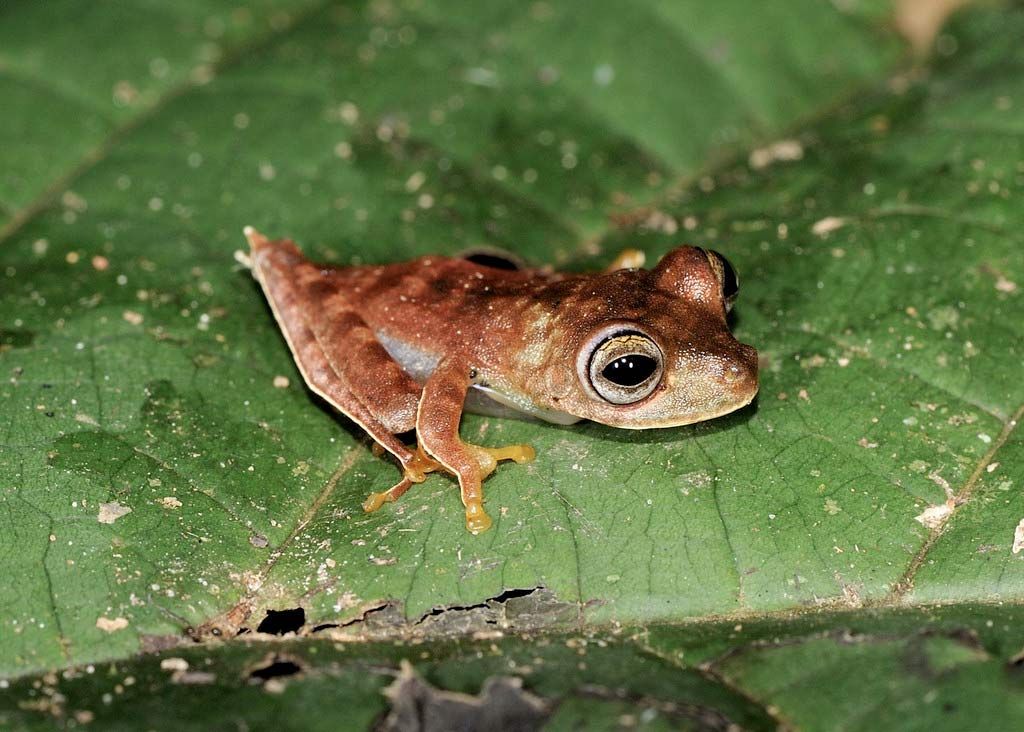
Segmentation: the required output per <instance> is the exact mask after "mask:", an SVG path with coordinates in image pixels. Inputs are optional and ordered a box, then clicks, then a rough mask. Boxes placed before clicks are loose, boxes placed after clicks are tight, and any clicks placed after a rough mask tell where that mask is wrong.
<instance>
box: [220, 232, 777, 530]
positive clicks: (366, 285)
mask: <svg viewBox="0 0 1024 732" xmlns="http://www.w3.org/2000/svg"><path fill="white" fill-rule="evenodd" d="M245 234H246V236H247V237H248V239H249V244H250V253H249V255H241V254H240V255H239V256H240V259H241V260H242V261H243V263H245V264H246V265H247V266H249V267H250V268H251V269H252V273H253V276H254V277H255V278H256V280H257V281H258V282H259V283H260V285H262V287H263V291H264V293H265V294H266V296H267V300H268V301H269V302H270V308H271V310H272V311H273V313H274V317H275V318H276V319H277V322H278V324H279V325H280V327H281V330H282V331H283V333H284V337H285V340H287V342H288V346H289V348H290V349H291V352H292V355H293V356H294V357H295V362H296V364H298V367H299V370H300V371H301V372H302V377H303V379H305V381H306V384H307V385H308V386H309V388H310V389H311V390H312V391H313V392H315V393H316V394H318V395H320V396H321V397H323V398H324V399H325V400H326V401H327V402H328V403H330V404H331V405H332V406H333V407H334V408H336V409H337V410H339V411H340V412H342V413H343V414H345V415H346V416H347V417H349V418H350V419H352V421H354V422H355V423H356V424H358V425H359V426H360V427H361V428H362V429H364V430H365V431H366V432H367V433H369V435H370V437H372V438H373V440H374V441H375V442H376V444H377V445H379V446H380V448H383V450H386V451H388V452H390V453H391V454H392V455H393V456H394V457H395V458H396V459H397V460H398V462H399V464H400V465H401V469H402V473H403V477H402V479H401V481H399V482H398V483H397V484H396V485H395V486H394V487H392V488H391V489H390V490H387V491H384V492H382V493H373V494H371V495H370V496H369V498H367V499H366V502H365V503H364V504H363V508H364V509H365V510H366V511H375V510H377V509H378V508H380V507H381V505H383V504H384V503H385V502H389V501H394V500H396V499H397V498H398V497H400V496H401V495H402V494H403V493H405V492H406V491H407V490H408V489H409V488H410V487H411V486H412V484H413V483H419V482H421V481H423V480H424V479H425V478H426V474H427V473H430V472H433V471H444V472H447V473H450V474H452V475H453V476H455V477H457V478H458V481H459V487H460V488H461V492H462V503H463V506H464V507H465V511H466V528H467V529H469V531H471V532H473V533H474V534H476V533H479V532H481V531H485V530H486V529H487V528H489V527H490V525H491V519H490V517H489V516H488V515H487V513H486V512H485V511H484V505H483V492H482V489H481V482H482V481H483V479H484V478H485V477H487V476H488V475H489V474H490V473H491V472H492V471H493V470H494V469H495V466H496V464H497V462H498V461H499V460H507V459H511V460H515V461H516V462H520V463H521V462H526V461H529V460H532V459H533V457H534V451H533V449H532V448H531V447H529V446H528V445H511V446H507V447H501V448H487V447H479V446H477V445H471V444H468V443H466V442H463V441H462V440H461V439H460V437H459V421H460V419H461V417H462V412H463V410H464V409H471V410H473V411H482V412H485V413H510V412H511V413H517V414H521V415H529V416H531V417H534V418H538V419H541V420H546V421H548V422H554V423H557V424H571V423H573V422H576V421H578V420H580V419H589V420H593V421H595V422H600V423H602V424H605V425H610V426H612V427H621V428H624V429H649V428H653V427H675V426H677V425H685V424H690V423H693V422H699V421H701V420H706V419H711V418H713V417H718V416H720V415H723V414H726V413H728V412H732V411H733V410H735V409H738V408H739V407H742V406H744V405H746V404H748V403H749V402H750V401H751V400H752V399H753V398H754V395H755V394H756V393H757V352H756V351H755V350H754V349H753V348H751V347H750V346H748V345H745V344H743V343H740V342H739V341H737V340H736V339H735V338H733V336H732V334H731V333H730V331H729V326H728V324H727V320H726V316H727V313H728V311H729V309H730V308H731V307H732V303H733V300H734V299H735V298H736V295H737V293H738V290H739V286H738V280H737V277H736V273H735V271H734V270H733V268H732V267H731V266H730V264H729V262H728V261H727V260H726V259H725V258H724V257H723V256H722V255H720V254H718V253H717V252H713V251H710V250H704V249H699V248H697V247H691V246H684V247H680V248H678V249H675V250H673V251H671V252H669V253H668V254H666V255H665V256H664V257H663V258H662V259H661V261H660V262H659V263H658V264H657V266H655V267H654V268H653V269H650V270H645V269H641V268H640V267H641V265H642V255H640V253H639V252H635V251H632V250H630V251H627V252H625V253H624V254H623V256H621V257H620V258H619V259H618V260H617V261H616V263H615V264H613V265H612V267H611V268H609V269H608V270H606V271H604V272H602V273H596V274H573V273H557V272H551V271H547V270H539V269H528V268H516V267H514V266H513V267H511V268H508V267H506V264H507V263H506V262H504V261H502V260H500V259H494V258H490V259H489V258H487V257H483V258H480V257H464V258H449V257H441V256H426V257H420V258H419V259H415V260H412V261H410V262H402V263H398V264H388V265H379V266H351V267H339V266H331V265H321V264H313V263H311V262H309V261H308V260H307V259H306V258H305V257H304V256H303V255H302V253H301V252H300V251H299V249H298V248H297V247H296V246H295V244H294V243H292V242H291V241H288V240H280V241H271V240H269V239H267V238H266V237H265V236H263V235H262V234H260V233H259V232H257V231H255V230H254V229H252V228H246V230H245ZM412 431H415V434H416V440H417V444H416V446H413V447H410V446H407V445H406V444H404V443H403V442H402V441H401V440H400V439H399V437H398V435H401V434H402V433H405V432H412Z"/></svg>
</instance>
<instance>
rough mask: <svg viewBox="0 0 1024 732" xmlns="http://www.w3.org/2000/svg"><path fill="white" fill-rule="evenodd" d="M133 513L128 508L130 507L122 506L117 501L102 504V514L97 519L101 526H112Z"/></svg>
mask: <svg viewBox="0 0 1024 732" xmlns="http://www.w3.org/2000/svg"><path fill="white" fill-rule="evenodd" d="M131 512H132V510H131V509H130V508H128V506H122V505H121V504H120V503H118V502H117V501H112V502H110V503H101V504H100V512H99V515H98V516H97V517H96V520H97V521H99V522H100V523H101V524H112V523H114V522H115V521H117V520H118V519H119V518H121V517H122V516H125V515H127V514H129V513H131Z"/></svg>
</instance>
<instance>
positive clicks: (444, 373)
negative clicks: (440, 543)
mask: <svg viewBox="0 0 1024 732" xmlns="http://www.w3.org/2000/svg"><path fill="white" fill-rule="evenodd" d="M468 388H469V374H468V373H467V372H466V369H465V368H464V367H463V366H462V365H461V364H457V363H452V362H447V361H443V362H442V363H441V364H439V365H438V367H437V369H436V370H435V371H434V373H433V374H431V376H430V378H429V379H428V380H427V383H426V385H425V386H424V387H423V396H422V397H421V398H420V404H419V410H418V412H417V418H416V433H417V435H418V437H419V440H420V446H421V447H422V448H423V449H424V450H425V451H426V452H427V453H428V454H429V455H430V456H432V457H433V458H435V459H436V460H437V461H438V462H439V463H441V464H442V465H443V466H444V467H445V468H446V469H447V470H448V471H449V472H451V473H452V474H454V475H456V476H457V477H458V479H459V488H460V490H461V492H462V505H463V506H464V507H465V509H466V528H467V529H468V530H469V531H470V532H472V533H474V534H479V533H480V532H482V531H486V530H487V529H489V528H490V526H491V517H490V516H488V515H487V512H486V511H485V510H484V505H483V501H484V497H483V488H482V483H483V479H484V478H485V477H487V476H488V475H490V474H491V472H493V471H494V468H495V466H496V465H497V462H498V461H499V460H515V461H516V462H527V461H529V460H532V459H533V457H534V451H533V448H532V447H530V446H529V445H512V446H509V447H503V448H497V449H492V448H486V447H478V446H477V445H470V444H467V443H465V442H463V441H462V440H461V439H460V438H459V421H460V420H461V418H462V406H463V403H464V402H465V400H466V390H467V389H468Z"/></svg>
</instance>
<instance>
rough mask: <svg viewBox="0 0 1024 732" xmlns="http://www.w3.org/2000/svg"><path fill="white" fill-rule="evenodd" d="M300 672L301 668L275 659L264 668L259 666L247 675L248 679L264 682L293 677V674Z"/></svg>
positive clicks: (284, 660)
mask: <svg viewBox="0 0 1024 732" xmlns="http://www.w3.org/2000/svg"><path fill="white" fill-rule="evenodd" d="M300 671H302V666H300V665H299V664H297V663H295V662H294V661H289V660H287V659H283V658H275V659H274V660H273V661H271V662H270V663H268V664H267V665H266V666H260V667H259V668H257V669H253V671H252V672H251V673H250V674H249V678H250V679H258V680H259V681H266V680H267V679H276V678H280V677H282V676H294V675H295V674H297V673H299V672H300Z"/></svg>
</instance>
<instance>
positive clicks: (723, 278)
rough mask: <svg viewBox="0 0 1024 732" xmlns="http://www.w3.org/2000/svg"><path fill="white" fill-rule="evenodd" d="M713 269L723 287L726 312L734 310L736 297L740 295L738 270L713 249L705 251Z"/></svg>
mask: <svg viewBox="0 0 1024 732" xmlns="http://www.w3.org/2000/svg"><path fill="white" fill-rule="evenodd" d="M704 254H706V255H707V258H708V262H710V263H711V269H712V270H714V272H715V276H716V277H717V278H718V281H719V282H720V283H721V285H722V299H724V300H725V312H729V311H730V310H732V304H733V303H734V302H736V296H737V295H739V294H740V278H739V276H737V274H736V270H735V269H733V266H732V265H731V264H729V260H728V259H726V258H725V257H723V256H722V255H721V254H719V253H718V252H716V251H714V250H713V249H705V250H704Z"/></svg>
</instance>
